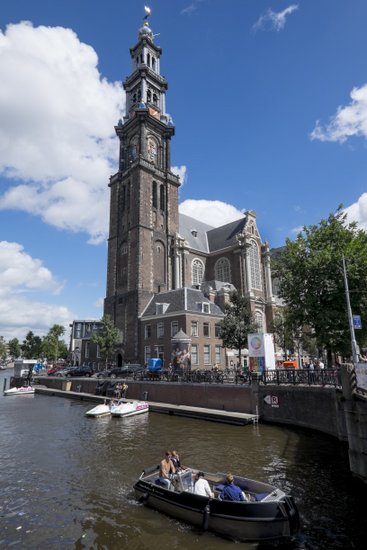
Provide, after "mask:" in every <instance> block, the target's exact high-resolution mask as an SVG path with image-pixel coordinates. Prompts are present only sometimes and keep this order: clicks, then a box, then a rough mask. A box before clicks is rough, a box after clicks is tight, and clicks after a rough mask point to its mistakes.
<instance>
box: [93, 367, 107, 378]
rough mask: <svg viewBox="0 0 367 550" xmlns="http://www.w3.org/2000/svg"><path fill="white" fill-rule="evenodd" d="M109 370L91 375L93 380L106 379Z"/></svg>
mask: <svg viewBox="0 0 367 550" xmlns="http://www.w3.org/2000/svg"><path fill="white" fill-rule="evenodd" d="M110 372H111V369H104V370H99V371H97V372H95V373H94V374H93V378H107V377H108V376H109V375H110Z"/></svg>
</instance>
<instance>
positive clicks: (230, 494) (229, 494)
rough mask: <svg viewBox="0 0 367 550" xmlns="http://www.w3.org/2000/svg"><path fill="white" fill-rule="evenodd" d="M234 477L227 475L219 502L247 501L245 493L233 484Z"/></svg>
mask: <svg viewBox="0 0 367 550" xmlns="http://www.w3.org/2000/svg"><path fill="white" fill-rule="evenodd" d="M233 479H234V478H233V475H232V474H227V477H226V483H225V485H224V487H223V489H222V492H221V493H220V495H219V497H218V498H219V500H234V501H246V500H247V498H246V497H245V495H244V493H243V491H242V490H241V488H240V487H238V485H235V484H234V483H233Z"/></svg>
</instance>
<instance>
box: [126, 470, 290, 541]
mask: <svg viewBox="0 0 367 550" xmlns="http://www.w3.org/2000/svg"><path fill="white" fill-rule="evenodd" d="M198 471H199V470H195V469H191V468H186V469H184V470H182V471H180V472H178V473H176V474H174V475H173V476H172V480H171V483H170V486H169V487H166V486H162V485H161V484H160V480H159V465H158V466H153V467H151V468H149V469H146V470H144V471H143V473H142V474H141V476H140V478H139V479H138V480H137V481H136V483H135V485H134V490H135V495H136V498H137V499H138V501H139V502H142V503H144V504H145V505H146V506H149V507H151V508H154V509H156V510H159V511H160V512H163V513H165V514H168V515H169V516H171V517H174V518H176V519H178V520H182V521H184V522H187V523H190V524H193V525H195V526H198V527H201V528H202V529H204V530H209V531H212V532H214V533H217V534H219V535H222V536H225V537H229V538H231V539H233V540H238V541H272V542H274V541H276V542H277V543H278V542H285V541H289V540H290V539H291V538H292V537H293V535H295V534H296V533H297V531H298V529H299V514H298V510H297V507H296V504H295V502H294V500H293V498H292V497H291V496H289V495H286V494H285V493H284V492H283V491H281V490H280V489H277V488H276V487H274V486H272V485H269V484H267V483H262V482H260V481H255V480H252V479H247V478H245V477H240V476H234V483H235V484H236V485H238V486H239V487H240V488H241V490H242V491H243V492H244V493H245V496H246V498H247V501H244V502H234V501H229V500H220V499H219V498H218V497H219V495H220V493H221V491H222V489H223V487H224V483H225V481H226V476H225V474H222V473H216V474H211V473H205V479H206V480H207V481H208V483H209V485H210V488H211V490H212V492H213V493H214V498H209V497H207V496H201V495H196V494H194V492H193V491H194V483H193V482H194V480H195V476H196V474H197V473H198Z"/></svg>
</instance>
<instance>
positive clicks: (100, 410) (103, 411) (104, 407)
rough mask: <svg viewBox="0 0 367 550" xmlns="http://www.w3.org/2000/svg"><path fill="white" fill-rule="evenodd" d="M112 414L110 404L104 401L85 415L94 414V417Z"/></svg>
mask: <svg viewBox="0 0 367 550" xmlns="http://www.w3.org/2000/svg"><path fill="white" fill-rule="evenodd" d="M110 414H111V409H110V405H109V404H105V403H102V404H101V405H97V406H96V407H93V409H90V410H89V411H87V412H86V413H85V416H92V417H98V416H108V415H110Z"/></svg>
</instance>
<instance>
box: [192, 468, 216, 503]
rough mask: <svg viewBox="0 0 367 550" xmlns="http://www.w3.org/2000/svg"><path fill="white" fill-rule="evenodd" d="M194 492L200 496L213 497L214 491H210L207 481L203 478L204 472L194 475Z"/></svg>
mask: <svg viewBox="0 0 367 550" xmlns="http://www.w3.org/2000/svg"><path fill="white" fill-rule="evenodd" d="M194 494H195V495H201V496H202V497H209V498H213V497H214V493H212V491H211V489H210V487H209V483H208V482H207V480H206V479H205V478H204V472H198V473H197V476H196V482H195V486H194Z"/></svg>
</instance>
